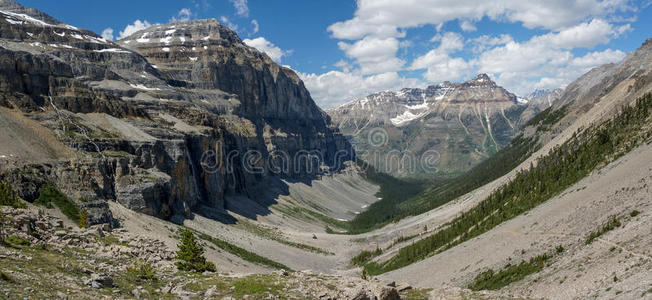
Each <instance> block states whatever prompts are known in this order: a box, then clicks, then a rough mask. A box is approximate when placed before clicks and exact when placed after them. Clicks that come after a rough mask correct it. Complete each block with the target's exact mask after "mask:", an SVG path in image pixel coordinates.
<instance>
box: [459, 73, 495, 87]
mask: <svg viewBox="0 0 652 300" xmlns="http://www.w3.org/2000/svg"><path fill="white" fill-rule="evenodd" d="M465 84H472V85H496V83H495V82H494V81H493V80H491V78H489V75H487V74H485V73H481V74H478V76H476V77H475V78H473V79H471V80H469V81H467V82H465Z"/></svg>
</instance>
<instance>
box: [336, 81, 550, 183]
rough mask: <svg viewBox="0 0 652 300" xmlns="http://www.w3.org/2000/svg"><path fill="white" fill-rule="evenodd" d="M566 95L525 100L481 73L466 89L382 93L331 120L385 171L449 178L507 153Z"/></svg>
mask: <svg viewBox="0 0 652 300" xmlns="http://www.w3.org/2000/svg"><path fill="white" fill-rule="evenodd" d="M560 93H561V90H554V91H549V90H538V91H536V92H535V93H533V94H531V95H529V96H528V97H527V99H524V98H521V97H518V96H516V95H515V94H513V93H511V92H509V91H507V90H506V89H505V88H503V87H500V86H498V85H497V84H496V83H495V82H494V81H492V80H491V78H489V76H487V75H486V74H480V75H478V76H477V77H475V78H474V79H472V80H469V81H467V82H463V83H450V82H443V83H441V84H439V85H432V86H429V87H427V88H425V89H419V88H405V89H402V90H400V91H398V92H393V91H385V92H379V93H375V94H372V95H369V96H366V97H363V98H360V99H356V100H354V101H352V102H349V103H347V104H344V105H341V106H339V107H337V108H333V109H330V110H327V113H328V114H329V115H330V116H331V118H332V120H333V122H334V123H335V124H336V125H337V126H339V128H340V130H341V131H342V132H343V133H344V134H345V135H347V136H349V138H350V140H351V142H352V144H353V145H354V147H355V149H356V151H357V153H358V155H359V157H360V158H362V159H364V160H367V161H368V162H369V163H371V164H372V165H374V166H375V167H376V168H377V169H378V170H381V171H383V172H386V173H389V174H393V175H396V176H401V177H423V176H425V175H440V176H450V175H455V174H459V173H462V172H465V171H467V170H469V169H470V168H472V167H473V166H475V165H476V164H477V163H479V162H480V161H482V160H484V159H485V158H487V157H489V156H490V155H492V154H493V153H495V152H497V151H498V150H500V149H501V148H502V147H504V146H505V145H506V144H507V143H509V142H510V141H511V139H512V138H514V137H515V136H516V135H517V134H518V132H519V129H520V127H521V126H522V125H523V124H524V123H525V122H527V121H528V120H529V119H530V118H532V117H533V116H534V115H536V114H537V113H539V112H540V111H542V110H543V109H545V108H547V106H550V105H551V103H552V102H554V101H555V100H556V99H557V98H558V97H559V96H560ZM530 103H531V104H530ZM544 104H545V105H544ZM426 162H427V163H426Z"/></svg>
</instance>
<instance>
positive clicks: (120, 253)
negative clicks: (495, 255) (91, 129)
mask: <svg viewBox="0 0 652 300" xmlns="http://www.w3.org/2000/svg"><path fill="white" fill-rule="evenodd" d="M2 211H3V214H4V221H3V226H2V228H3V232H2V233H3V236H4V237H5V241H6V243H4V244H3V245H2V246H0V283H1V285H0V294H1V295H3V297H5V298H8V299H23V298H28V299H30V298H34V299H42V298H56V299H100V298H107V299H130V298H148V299H161V298H170V299H178V298H183V299H306V298H308V299H360V300H362V299H399V298H403V299H425V298H426V297H427V295H428V292H429V291H428V290H416V289H413V288H412V287H410V286H408V285H405V284H396V283H395V282H389V281H379V280H377V279H371V280H363V279H360V278H354V277H344V276H333V275H324V274H315V273H313V272H311V271H301V272H290V271H284V270H280V271H275V272H272V273H269V274H255V275H242V274H234V273H223V272H219V271H218V272H217V273H209V272H205V273H188V272H181V271H177V269H176V267H175V265H174V257H175V252H174V249H173V248H171V247H168V246H166V243H164V242H163V241H160V240H158V239H154V238H149V237H146V236H144V235H140V234H133V233H130V232H128V231H127V230H125V229H111V228H110V226H93V227H91V228H87V229H80V228H74V227H72V226H68V225H69V224H67V222H66V221H65V220H62V219H60V218H58V217H56V216H52V215H50V214H49V213H48V212H47V211H44V210H42V209H38V208H35V207H31V208H28V209H14V208H3V210H2ZM142 263H147V264H151V266H152V267H153V268H154V270H155V272H156V275H155V279H152V280H143V279H138V278H137V277H136V276H135V275H134V274H133V273H131V272H130V271H129V270H128V268H130V267H133V266H134V265H136V264H142ZM218 270H219V266H218ZM450 292H451V291H448V293H450Z"/></svg>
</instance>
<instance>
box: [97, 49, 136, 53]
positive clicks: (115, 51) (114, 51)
mask: <svg viewBox="0 0 652 300" xmlns="http://www.w3.org/2000/svg"><path fill="white" fill-rule="evenodd" d="M95 52H99V53H104V52H112V53H129V51H126V50H122V49H119V48H108V49H102V50H95Z"/></svg>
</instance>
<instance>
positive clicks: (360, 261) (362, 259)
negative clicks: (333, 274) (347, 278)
mask: <svg viewBox="0 0 652 300" xmlns="http://www.w3.org/2000/svg"><path fill="white" fill-rule="evenodd" d="M381 254H383V250H380V248H378V247H376V250H374V251H367V250H363V251H362V252H360V254H358V255H356V256H354V257H353V258H351V265H354V266H362V265H364V264H365V263H367V262H368V261H370V260H371V259H373V258H374V257H376V256H378V255H381Z"/></svg>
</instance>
